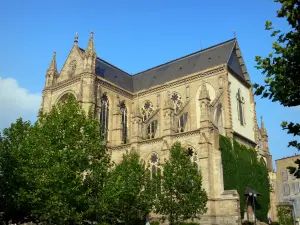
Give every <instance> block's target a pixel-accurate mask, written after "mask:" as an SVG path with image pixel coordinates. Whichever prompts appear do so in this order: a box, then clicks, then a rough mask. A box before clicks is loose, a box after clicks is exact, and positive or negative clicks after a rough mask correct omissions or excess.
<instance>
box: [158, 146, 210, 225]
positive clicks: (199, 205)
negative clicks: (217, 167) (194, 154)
mask: <svg viewBox="0 0 300 225" xmlns="http://www.w3.org/2000/svg"><path fill="white" fill-rule="evenodd" d="M161 183H162V188H161V193H160V194H158V198H157V203H156V206H155V210H156V212H157V213H160V214H162V215H166V216H167V217H168V220H169V222H170V224H175V223H178V222H179V221H184V220H188V219H195V218H199V216H200V215H202V214H204V213H205V212H206V211H207V208H206V203H207V194H206V192H205V190H204V189H203V188H202V176H201V173H200V172H199V171H198V168H196V167H195V165H193V164H192V163H191V161H190V155H189V153H188V152H187V150H186V149H185V148H183V147H182V146H181V144H180V143H175V144H174V145H173V146H172V148H171V150H170V159H169V160H167V161H166V162H165V164H164V165H163V174H162V181H161Z"/></svg>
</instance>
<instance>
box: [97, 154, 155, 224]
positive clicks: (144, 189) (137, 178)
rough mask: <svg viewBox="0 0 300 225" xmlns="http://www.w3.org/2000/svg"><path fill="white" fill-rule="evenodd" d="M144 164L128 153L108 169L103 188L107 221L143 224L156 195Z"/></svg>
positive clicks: (134, 155) (137, 156)
mask: <svg viewBox="0 0 300 225" xmlns="http://www.w3.org/2000/svg"><path fill="white" fill-rule="evenodd" d="M153 192H154V190H153V188H152V183H150V182H148V177H147V171H146V168H145V165H144V163H142V162H140V159H139V155H138V154H137V153H136V152H131V153H127V154H124V155H123V160H122V161H121V163H120V164H118V165H116V166H115V167H114V168H112V170H111V171H110V172H109V175H108V177H107V180H106V181H105V185H104V190H103V196H104V198H103V201H104V203H105V208H106V212H103V214H104V215H105V216H106V218H105V222H107V223H108V224H117V223H122V224H125V225H126V224H128V225H129V224H140V223H142V224H144V221H145V217H146V215H147V214H148V213H149V212H150V211H151V210H152V207H153V200H154V198H155V194H154V193H153Z"/></svg>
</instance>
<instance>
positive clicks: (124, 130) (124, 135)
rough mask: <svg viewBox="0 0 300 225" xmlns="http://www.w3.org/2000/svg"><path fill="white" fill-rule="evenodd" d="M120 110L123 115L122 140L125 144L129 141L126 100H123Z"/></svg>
mask: <svg viewBox="0 0 300 225" xmlns="http://www.w3.org/2000/svg"><path fill="white" fill-rule="evenodd" d="M120 111H121V116H122V141H123V144H126V143H127V136H128V133H127V108H126V105H125V102H122V103H121V105H120Z"/></svg>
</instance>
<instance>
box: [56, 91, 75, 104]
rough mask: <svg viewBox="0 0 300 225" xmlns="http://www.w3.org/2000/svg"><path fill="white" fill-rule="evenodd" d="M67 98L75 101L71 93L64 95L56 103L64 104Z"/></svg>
mask: <svg viewBox="0 0 300 225" xmlns="http://www.w3.org/2000/svg"><path fill="white" fill-rule="evenodd" d="M68 98H73V99H75V97H74V95H73V94H71V93H66V94H64V95H63V96H62V97H61V98H60V99H59V100H58V102H57V103H59V104H61V103H65V102H66V101H67V100H68Z"/></svg>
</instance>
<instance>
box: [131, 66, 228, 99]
mask: <svg viewBox="0 0 300 225" xmlns="http://www.w3.org/2000/svg"><path fill="white" fill-rule="evenodd" d="M225 71H226V70H225V65H221V66H218V67H215V68H213V69H210V70H206V71H204V72H197V73H195V74H191V75H189V76H187V77H184V78H182V79H180V80H176V81H170V82H168V83H166V84H163V85H157V86H155V87H153V88H150V89H148V90H144V91H140V92H138V93H136V94H135V95H134V98H136V97H137V96H139V97H142V96H145V95H148V94H151V93H154V92H161V91H163V90H165V89H169V88H172V87H174V86H178V85H182V84H186V83H191V82H193V81H195V80H199V79H201V78H203V77H208V76H212V75H215V74H217V73H220V72H225Z"/></svg>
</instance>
